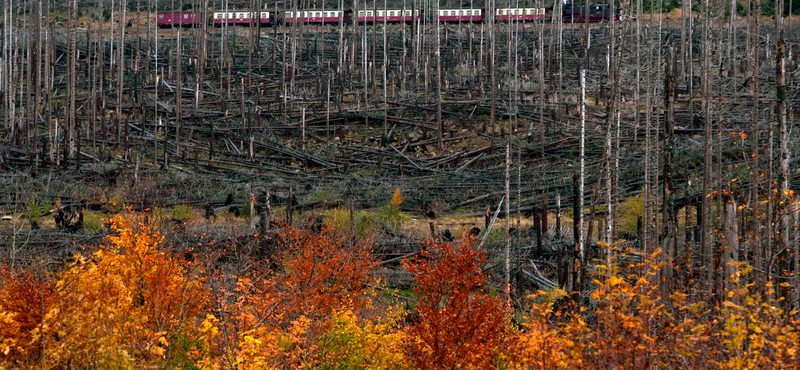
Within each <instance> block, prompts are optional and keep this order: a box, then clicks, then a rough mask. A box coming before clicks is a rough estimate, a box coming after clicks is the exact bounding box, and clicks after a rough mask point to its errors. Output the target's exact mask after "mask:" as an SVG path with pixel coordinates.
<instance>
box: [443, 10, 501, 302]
mask: <svg viewBox="0 0 800 370" xmlns="http://www.w3.org/2000/svg"><path fill="white" fill-rule="evenodd" d="M434 14H436V23H435V24H436V124H437V127H439V132H438V134H437V139H438V143H439V150H443V149H444V144H443V143H442V131H444V124H443V123H442V47H441V44H442V41H441V31H440V29H441V25H440V24H439V17H438V14H439V2H438V1H437V2H436V10H435V11H434ZM493 69H494V68H493ZM492 117H494V101H492ZM492 120H494V118H492ZM506 168H508V165H506ZM509 201H510V199H509V198H508V197H506V206H508V203H509ZM506 223H508V214H506ZM506 285H508V281H506ZM506 297H508V294H506Z"/></svg>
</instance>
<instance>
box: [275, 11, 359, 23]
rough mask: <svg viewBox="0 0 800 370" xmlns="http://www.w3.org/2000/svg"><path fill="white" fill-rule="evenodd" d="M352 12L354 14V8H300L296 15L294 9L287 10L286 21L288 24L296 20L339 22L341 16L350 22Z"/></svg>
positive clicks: (302, 21) (343, 19)
mask: <svg viewBox="0 0 800 370" xmlns="http://www.w3.org/2000/svg"><path fill="white" fill-rule="evenodd" d="M350 14H352V10H350V9H345V10H343V11H342V10H332V9H307V10H298V11H297V15H294V11H292V10H287V11H285V12H284V23H286V24H287V25H289V24H292V23H294V22H300V23H316V24H331V23H333V24H338V23H339V18H340V17H341V18H342V22H344V23H348V22H350Z"/></svg>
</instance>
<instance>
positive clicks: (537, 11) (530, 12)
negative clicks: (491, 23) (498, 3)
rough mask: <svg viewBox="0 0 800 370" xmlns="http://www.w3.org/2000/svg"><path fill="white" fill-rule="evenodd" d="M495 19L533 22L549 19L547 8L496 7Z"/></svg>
mask: <svg viewBox="0 0 800 370" xmlns="http://www.w3.org/2000/svg"><path fill="white" fill-rule="evenodd" d="M494 20H495V21H498V22H510V21H516V22H532V21H536V20H538V21H544V20H547V11H546V10H545V8H502V9H495V11H494Z"/></svg>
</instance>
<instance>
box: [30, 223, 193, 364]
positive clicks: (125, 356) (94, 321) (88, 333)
mask: <svg viewBox="0 0 800 370" xmlns="http://www.w3.org/2000/svg"><path fill="white" fill-rule="evenodd" d="M111 222H112V224H111V227H112V229H113V230H114V231H116V233H117V235H114V236H109V237H108V242H107V243H106V244H105V245H104V246H102V247H101V248H100V249H99V250H97V251H96V252H95V253H93V254H92V255H90V256H88V257H83V256H78V261H77V262H76V263H74V264H73V265H72V266H71V267H70V268H69V269H68V270H67V271H65V272H64V274H63V277H62V278H61V279H60V280H59V281H58V282H57V283H56V294H57V297H58V299H57V302H56V303H55V305H54V307H53V308H52V309H51V310H50V311H49V312H48V314H47V316H46V317H45V320H44V326H43V330H42V331H43V332H44V333H45V336H46V343H45V348H46V355H47V362H48V364H49V365H50V366H54V367H131V366H133V365H136V367H140V366H141V367H144V366H163V365H165V364H167V363H168V362H169V361H170V359H171V358H170V356H173V355H176V353H175V351H173V350H175V349H176V343H178V342H181V341H185V340H186V339H187V338H191V337H193V336H196V335H198V333H197V330H196V327H197V325H198V324H199V321H198V318H200V317H202V315H203V313H204V312H205V310H206V302H207V299H208V297H207V289H206V288H205V286H204V285H203V279H202V277H201V274H200V270H199V266H197V265H193V264H191V263H189V262H187V261H185V260H183V259H182V258H179V257H177V256H173V255H171V254H169V253H166V252H164V251H162V250H161V249H160V247H161V246H162V245H163V243H164V240H163V237H162V236H161V234H160V233H159V232H158V231H156V230H154V229H153V227H152V226H151V225H150V224H148V223H147V222H145V218H144V217H142V216H117V217H114V218H113V219H112V220H111Z"/></svg>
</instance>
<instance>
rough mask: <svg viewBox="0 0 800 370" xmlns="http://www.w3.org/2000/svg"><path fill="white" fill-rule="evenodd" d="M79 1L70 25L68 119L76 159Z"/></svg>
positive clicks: (71, 146) (73, 154)
mask: <svg viewBox="0 0 800 370" xmlns="http://www.w3.org/2000/svg"><path fill="white" fill-rule="evenodd" d="M77 14H78V0H73V1H72V10H71V13H70V25H71V27H72V29H71V30H70V38H69V71H68V73H69V118H68V120H69V121H68V122H67V124H68V127H69V128H68V135H69V139H68V140H69V156H70V157H73V158H76V157H77V154H76V152H75V127H76V122H75V120H76V117H75V109H76V101H75V95H76V91H75V89H76V86H75V83H76V77H77V76H76V74H77V71H76V58H77V47H76V44H77V32H78V31H77V28H78V22H77V18H78V15H77ZM66 161H67V159H66V158H65V162H66Z"/></svg>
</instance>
